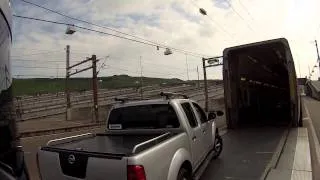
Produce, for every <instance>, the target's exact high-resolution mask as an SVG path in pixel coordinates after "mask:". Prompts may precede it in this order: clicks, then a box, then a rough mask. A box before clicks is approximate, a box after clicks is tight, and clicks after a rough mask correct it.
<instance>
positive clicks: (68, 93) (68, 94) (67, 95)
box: [65, 25, 76, 120]
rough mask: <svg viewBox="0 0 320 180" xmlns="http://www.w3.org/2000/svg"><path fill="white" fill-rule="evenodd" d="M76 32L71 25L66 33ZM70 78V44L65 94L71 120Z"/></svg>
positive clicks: (67, 53) (67, 52)
mask: <svg viewBox="0 0 320 180" xmlns="http://www.w3.org/2000/svg"><path fill="white" fill-rule="evenodd" d="M75 32H76V30H75V27H74V26H73V25H69V26H68V27H67V30H66V32H65V34H67V35H72V34H74V33H75ZM69 78H70V46H69V45H67V47H66V82H65V83H66V84H65V94H66V100H67V109H66V120H71V102H70V89H69V84H68V83H69Z"/></svg>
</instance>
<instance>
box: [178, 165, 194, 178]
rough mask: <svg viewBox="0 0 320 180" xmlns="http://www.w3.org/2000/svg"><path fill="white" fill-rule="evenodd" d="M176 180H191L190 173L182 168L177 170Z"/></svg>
mask: <svg viewBox="0 0 320 180" xmlns="http://www.w3.org/2000/svg"><path fill="white" fill-rule="evenodd" d="M177 180H192V176H191V172H189V171H188V170H187V169H185V168H183V167H182V168H181V169H180V170H179V173H178V178H177Z"/></svg>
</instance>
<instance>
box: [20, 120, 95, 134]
mask: <svg viewBox="0 0 320 180" xmlns="http://www.w3.org/2000/svg"><path fill="white" fill-rule="evenodd" d="M86 123H90V121H88V122H85V121H66V120H64V119H60V120H59V119H56V118H52V119H45V120H29V121H21V122H18V123H17V126H18V131H19V132H20V133H22V132H30V131H39V130H47V129H58V128H64V127H73V126H76V125H81V124H86Z"/></svg>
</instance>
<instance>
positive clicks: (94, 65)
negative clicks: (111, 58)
mask: <svg viewBox="0 0 320 180" xmlns="http://www.w3.org/2000/svg"><path fill="white" fill-rule="evenodd" d="M91 60H92V91H93V108H94V120H93V121H94V122H98V121H99V111H98V77H97V75H98V73H97V57H96V55H92V58H91Z"/></svg>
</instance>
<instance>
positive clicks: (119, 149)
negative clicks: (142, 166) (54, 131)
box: [42, 133, 177, 156]
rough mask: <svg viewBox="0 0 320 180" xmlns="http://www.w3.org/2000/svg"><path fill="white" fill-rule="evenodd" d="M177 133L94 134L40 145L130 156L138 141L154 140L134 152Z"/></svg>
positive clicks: (57, 150)
mask: <svg viewBox="0 0 320 180" xmlns="http://www.w3.org/2000/svg"><path fill="white" fill-rule="evenodd" d="M176 134H177V133H167V134H162V135H161V134H148V135H146V134H142V135H118V134H96V135H95V136H93V137H89V138H85V139H82V140H79V141H75V142H72V143H62V144H57V145H53V146H50V145H49V146H46V147H42V149H43V150H47V151H56V152H60V151H61V150H66V151H75V152H94V153H95V154H97V153H98V154H109V155H112V154H113V155H119V156H131V155H133V154H134V152H133V151H134V147H135V146H136V145H138V144H140V143H143V142H146V141H148V140H151V139H153V138H157V137H160V136H162V137H161V138H157V140H155V141H151V142H150V143H146V144H145V145H144V146H143V147H141V148H139V151H138V150H137V151H136V153H138V152H141V151H143V150H145V149H147V148H149V147H151V146H154V145H156V144H158V143H160V142H162V141H164V140H167V139H168V138H170V137H172V136H174V135H176Z"/></svg>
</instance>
